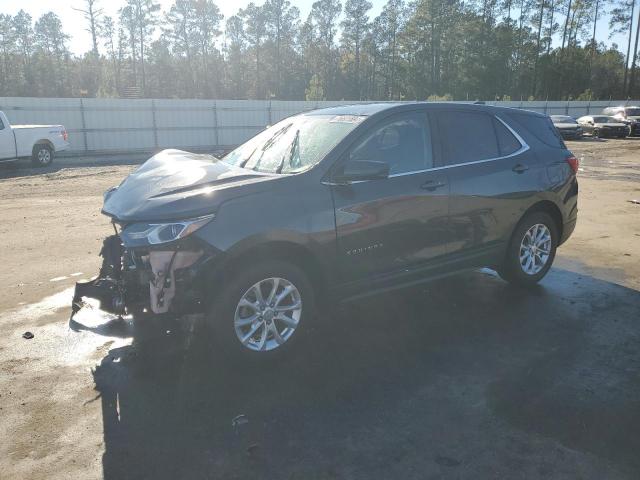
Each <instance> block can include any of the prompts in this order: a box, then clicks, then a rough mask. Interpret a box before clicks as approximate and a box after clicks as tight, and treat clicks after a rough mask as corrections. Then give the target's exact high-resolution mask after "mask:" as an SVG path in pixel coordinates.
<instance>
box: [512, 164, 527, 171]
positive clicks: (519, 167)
mask: <svg viewBox="0 0 640 480" xmlns="http://www.w3.org/2000/svg"><path fill="white" fill-rule="evenodd" d="M511 170H513V171H514V172H516V173H524V172H526V171H527V170H529V167H527V166H526V165H523V164H521V163H519V164H517V165H516V166H515V167H513V168H512V169H511Z"/></svg>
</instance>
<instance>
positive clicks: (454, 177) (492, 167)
mask: <svg viewBox="0 0 640 480" xmlns="http://www.w3.org/2000/svg"><path fill="white" fill-rule="evenodd" d="M437 118H438V126H439V138H440V141H441V143H442V147H443V150H444V152H443V153H444V158H445V162H446V166H447V168H446V169H447V172H448V175H449V182H450V184H451V193H450V196H451V200H450V217H449V224H450V235H451V237H450V244H449V249H450V252H451V253H452V254H458V255H460V256H468V257H470V259H471V258H473V257H477V259H478V263H479V264H486V259H487V257H493V256H494V255H496V254H497V253H499V252H500V251H501V247H503V245H504V242H505V241H506V240H507V239H508V238H509V236H510V234H511V231H512V230H513V228H514V226H515V224H516V223H517V222H518V221H519V218H520V216H521V215H522V212H523V210H522V208H523V205H526V204H527V203H528V198H529V197H531V196H533V195H535V192H537V191H538V190H539V189H540V188H541V187H540V185H541V182H543V178H541V177H540V175H544V171H543V169H540V168H538V165H537V161H536V158H535V156H534V154H533V153H532V152H531V151H530V150H529V147H528V146H527V145H526V143H525V142H524V140H523V139H522V138H521V137H520V136H519V135H518V134H517V133H516V131H515V130H513V129H512V128H511V127H510V126H509V125H508V123H507V122H506V121H505V120H502V119H500V118H499V117H497V116H494V115H491V114H489V113H485V112H476V111H468V110H467V111H464V110H448V111H441V112H439V113H438V114H437Z"/></svg>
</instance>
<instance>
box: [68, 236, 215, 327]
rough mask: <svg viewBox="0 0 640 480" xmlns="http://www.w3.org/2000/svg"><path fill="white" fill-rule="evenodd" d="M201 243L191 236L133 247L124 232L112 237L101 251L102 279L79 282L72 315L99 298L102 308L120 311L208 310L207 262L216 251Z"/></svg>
mask: <svg viewBox="0 0 640 480" xmlns="http://www.w3.org/2000/svg"><path fill="white" fill-rule="evenodd" d="M200 243H201V242H198V241H197V240H194V239H191V238H186V239H184V240H180V241H177V242H173V243H172V244H169V245H164V246H160V245H158V246H154V247H144V248H133V249H127V248H125V247H124V245H123V243H122V240H121V238H120V236H119V235H111V236H109V237H107V238H106V239H105V240H104V242H103V245H102V250H101V251H100V256H101V257H102V266H101V268H100V272H99V274H98V277H97V278H95V279H93V280H91V281H88V282H78V283H76V287H75V292H74V296H73V303H72V312H73V313H72V315H74V314H75V313H77V312H78V311H79V310H80V309H81V308H82V306H83V305H84V304H85V300H84V299H85V298H92V299H95V300H97V301H98V302H99V304H100V308H101V309H102V310H105V311H107V312H110V313H114V314H117V315H125V314H136V313H143V312H151V313H156V314H162V313H167V312H171V313H176V314H186V313H200V312H203V311H204V308H205V305H204V304H205V302H204V298H205V295H204V292H203V287H204V285H205V284H206V282H204V281H203V280H204V278H203V277H204V274H205V271H206V269H205V265H207V264H208V263H209V262H210V261H211V260H212V258H213V255H212V253H211V252H209V251H207V248H206V246H203V245H201V244H200Z"/></svg>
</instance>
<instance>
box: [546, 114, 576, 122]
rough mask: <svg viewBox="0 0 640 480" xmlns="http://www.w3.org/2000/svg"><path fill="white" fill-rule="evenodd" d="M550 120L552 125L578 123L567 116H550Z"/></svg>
mask: <svg viewBox="0 0 640 480" xmlns="http://www.w3.org/2000/svg"><path fill="white" fill-rule="evenodd" d="M551 120H552V121H553V123H578V122H576V121H575V120H574V119H573V118H572V117H569V116H567V115H551Z"/></svg>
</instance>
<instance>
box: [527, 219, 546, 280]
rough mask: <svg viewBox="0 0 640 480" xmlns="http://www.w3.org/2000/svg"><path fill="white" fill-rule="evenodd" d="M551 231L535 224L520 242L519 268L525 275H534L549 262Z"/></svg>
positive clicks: (539, 224)
mask: <svg viewBox="0 0 640 480" xmlns="http://www.w3.org/2000/svg"><path fill="white" fill-rule="evenodd" d="M550 254H551V231H550V230H549V228H548V227H547V226H546V225H544V224H542V223H537V224H535V225H533V226H532V227H531V228H529V230H527V231H526V233H525V234H524V237H522V241H521V242H520V267H521V268H522V271H523V272H524V273H526V274H527V275H536V274H537V273H539V272H540V271H541V270H542V269H543V268H544V267H545V265H546V264H547V262H548V261H549V256H550Z"/></svg>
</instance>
